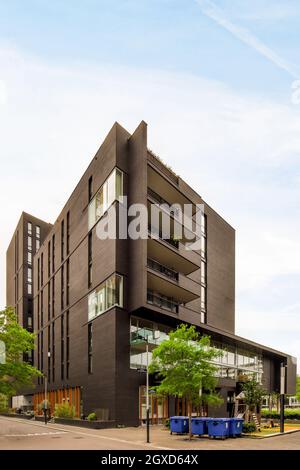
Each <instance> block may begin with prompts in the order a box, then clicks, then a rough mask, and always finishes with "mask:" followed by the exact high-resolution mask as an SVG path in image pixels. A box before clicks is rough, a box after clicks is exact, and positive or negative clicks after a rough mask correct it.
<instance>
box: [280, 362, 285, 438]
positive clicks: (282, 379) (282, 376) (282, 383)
mask: <svg viewBox="0 0 300 470" xmlns="http://www.w3.org/2000/svg"><path fill="white" fill-rule="evenodd" d="M285 389H286V366H285V365H284V363H283V362H282V363H281V366H280V432H282V433H283V432H284V397H285Z"/></svg>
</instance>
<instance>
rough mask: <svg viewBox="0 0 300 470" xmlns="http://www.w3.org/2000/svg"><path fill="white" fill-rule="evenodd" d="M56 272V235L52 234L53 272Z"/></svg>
mask: <svg viewBox="0 0 300 470" xmlns="http://www.w3.org/2000/svg"><path fill="white" fill-rule="evenodd" d="M54 272H55V235H53V236H52V274H54Z"/></svg>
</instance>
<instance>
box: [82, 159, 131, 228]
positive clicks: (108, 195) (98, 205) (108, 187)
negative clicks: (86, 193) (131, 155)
mask: <svg viewBox="0 0 300 470" xmlns="http://www.w3.org/2000/svg"><path fill="white" fill-rule="evenodd" d="M121 196H123V173H122V171H120V170H119V169H118V168H115V169H114V170H113V172H112V173H111V174H110V176H109V177H108V178H107V180H106V181H105V183H104V184H103V185H102V186H101V188H100V189H99V191H98V192H97V193H96V195H95V197H94V198H93V199H92V200H91V202H90V204H89V229H91V228H92V227H93V225H95V223H96V222H97V220H99V219H100V218H101V217H102V216H103V214H104V213H105V212H106V211H107V209H108V208H109V207H110V206H111V204H113V203H114V201H116V200H119V199H120V197H121Z"/></svg>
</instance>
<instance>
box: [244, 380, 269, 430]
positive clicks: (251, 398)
mask: <svg viewBox="0 0 300 470" xmlns="http://www.w3.org/2000/svg"><path fill="white" fill-rule="evenodd" d="M243 392H244V401H245V404H246V405H247V407H248V410H249V411H250V412H251V411H252V412H256V408H257V407H260V406H261V404H262V400H263V397H264V396H265V395H266V391H265V389H264V388H263V387H262V386H261V385H260V384H259V383H258V382H257V380H256V379H255V377H254V376H253V377H252V378H250V379H248V380H247V381H246V382H245V383H244V384H243ZM248 410H247V412H246V421H248V420H249V411H248Z"/></svg>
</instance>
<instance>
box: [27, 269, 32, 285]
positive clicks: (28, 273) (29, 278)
mask: <svg viewBox="0 0 300 470" xmlns="http://www.w3.org/2000/svg"><path fill="white" fill-rule="evenodd" d="M27 281H28V282H29V283H30V284H31V283H32V268H27Z"/></svg>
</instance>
